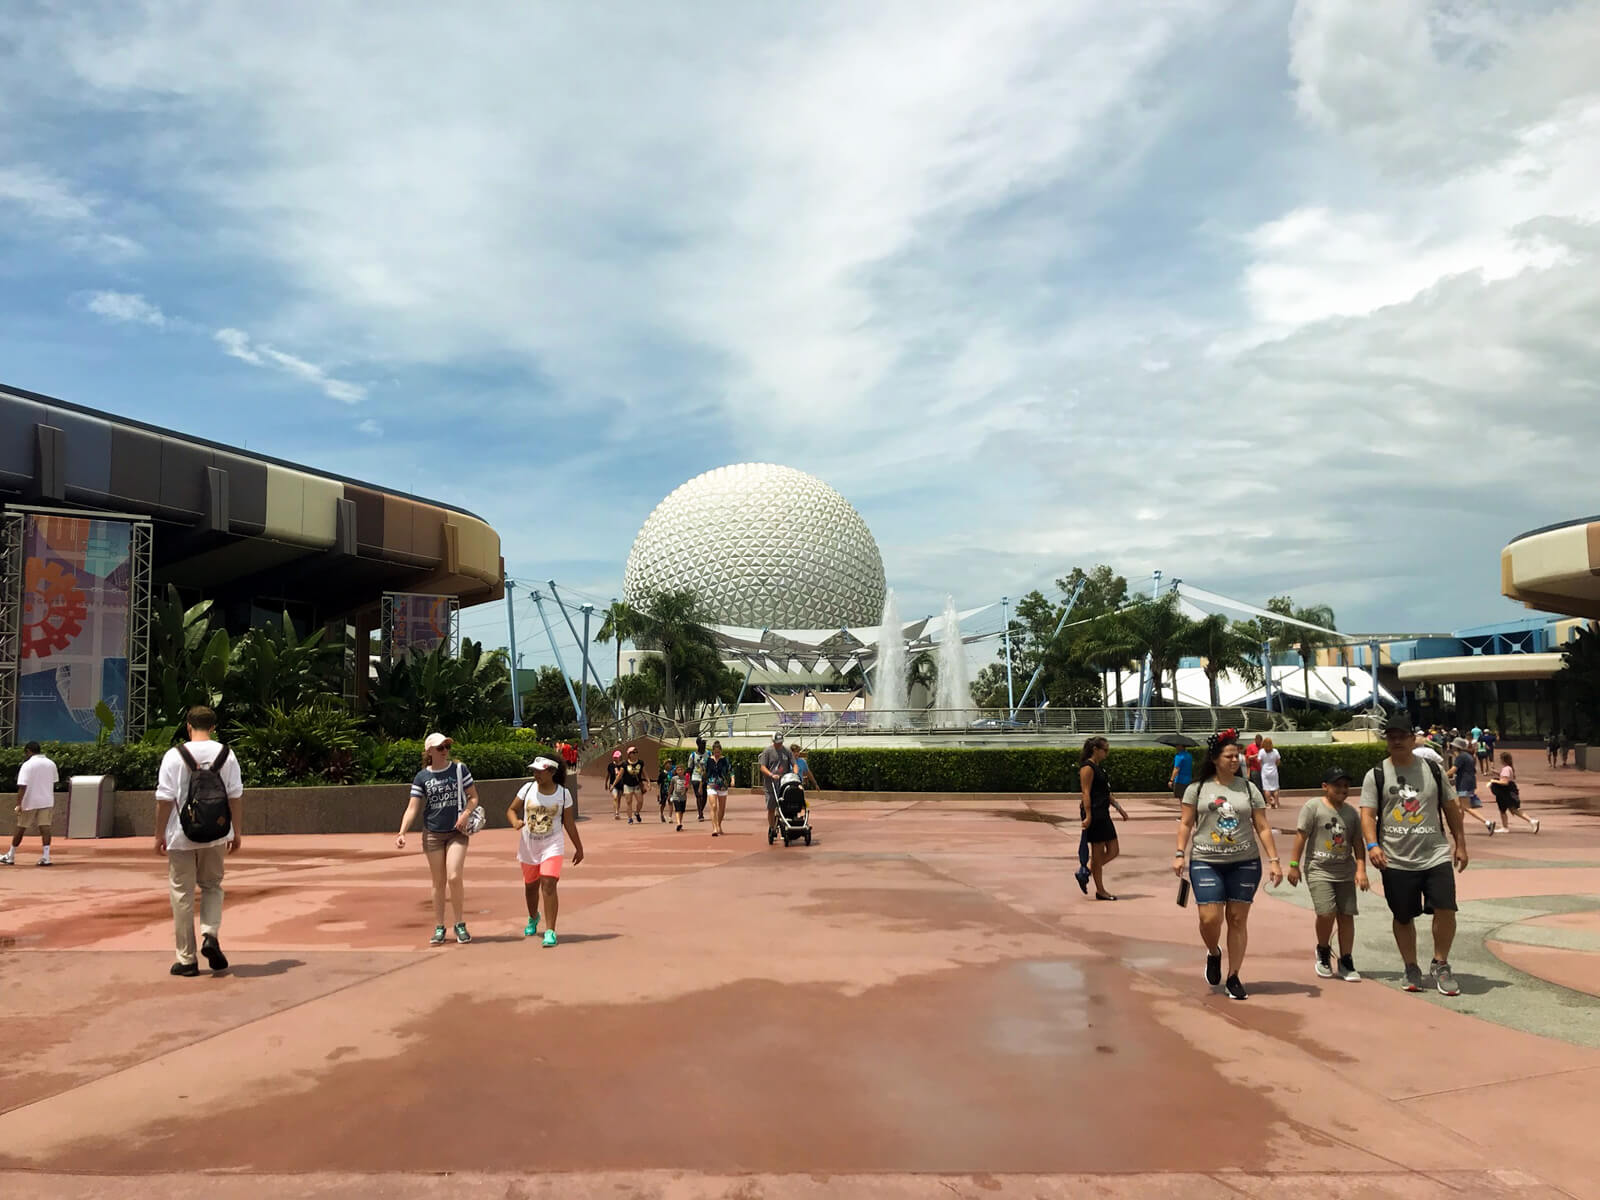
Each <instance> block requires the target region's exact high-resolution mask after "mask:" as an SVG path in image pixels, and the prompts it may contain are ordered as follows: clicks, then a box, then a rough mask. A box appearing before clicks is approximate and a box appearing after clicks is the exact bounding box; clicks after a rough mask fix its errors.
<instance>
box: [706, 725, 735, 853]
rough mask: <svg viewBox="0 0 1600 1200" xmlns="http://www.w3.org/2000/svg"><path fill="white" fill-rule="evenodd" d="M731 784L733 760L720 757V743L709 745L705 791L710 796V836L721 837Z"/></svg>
mask: <svg viewBox="0 0 1600 1200" xmlns="http://www.w3.org/2000/svg"><path fill="white" fill-rule="evenodd" d="M732 784H733V760H732V759H731V758H724V757H723V756H722V743H721V742H712V743H711V757H710V758H708V759H707V760H706V791H707V792H709V793H710V796H711V836H712V837H721V836H722V817H723V814H725V813H726V812H727V811H728V788H729V787H730V786H732Z"/></svg>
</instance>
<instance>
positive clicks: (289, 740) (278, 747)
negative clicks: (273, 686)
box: [232, 697, 361, 787]
mask: <svg viewBox="0 0 1600 1200" xmlns="http://www.w3.org/2000/svg"><path fill="white" fill-rule="evenodd" d="M263 716H264V719H263V720H262V721H261V722H260V723H259V724H252V725H246V726H243V727H241V728H239V729H238V730H237V732H235V733H234V735H233V740H232V745H233V748H234V749H235V750H236V751H237V752H238V754H239V756H240V761H241V762H245V763H248V764H250V767H251V770H252V773H253V775H254V776H255V778H256V779H257V780H258V781H259V782H260V783H261V784H262V785H264V786H268V787H271V786H281V785H283V784H292V783H303V782H305V781H306V780H308V779H319V780H325V781H326V782H328V783H349V782H351V781H352V780H353V779H354V778H355V777H356V774H357V772H356V748H357V745H358V743H359V741H360V736H361V727H360V722H359V721H358V720H357V718H356V717H355V715H354V714H353V713H351V712H350V710H349V709H348V708H346V707H345V706H344V704H343V703H342V702H340V701H339V700H337V699H334V698H331V697H324V698H322V699H320V700H316V701H313V702H311V703H309V704H303V705H300V706H298V707H296V708H292V709H283V708H279V707H277V706H276V705H271V706H268V708H267V709H266V711H265V713H264V714H263Z"/></svg>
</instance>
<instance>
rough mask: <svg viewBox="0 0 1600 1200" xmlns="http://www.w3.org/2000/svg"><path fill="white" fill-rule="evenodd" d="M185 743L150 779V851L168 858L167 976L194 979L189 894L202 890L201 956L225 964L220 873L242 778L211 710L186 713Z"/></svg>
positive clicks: (235, 832) (234, 838)
mask: <svg viewBox="0 0 1600 1200" xmlns="http://www.w3.org/2000/svg"><path fill="white" fill-rule="evenodd" d="M187 725H188V729H189V741H188V742H187V744H185V745H182V746H174V747H173V748H172V749H171V750H168V751H167V753H166V756H165V757H164V758H162V760H161V771H160V774H159V775H158V776H157V779H156V853H157V854H165V855H166V856H167V876H168V879H169V881H170V882H171V885H172V925H173V932H174V934H175V936H176V939H177V950H178V958H177V961H176V962H174V963H173V964H172V974H174V975H184V976H190V977H192V976H195V975H198V974H200V964H199V963H198V962H196V961H195V945H194V897H195V892H196V891H197V890H198V891H199V893H200V953H201V954H203V955H205V959H206V963H207V965H208V966H210V968H211V969H212V970H213V971H226V970H227V969H228V959H227V956H226V955H224V954H223V953H222V946H221V944H220V943H219V942H218V940H217V935H218V932H219V930H220V929H221V927H222V871H223V867H224V865H225V864H226V862H227V856H228V855H229V854H232V853H234V852H235V851H237V850H238V849H239V846H240V845H241V844H242V839H241V837H240V834H239V826H240V817H241V816H242V814H243V811H244V803H243V797H244V780H243V778H242V777H241V776H240V773H239V760H238V759H237V758H235V757H234V755H233V752H232V751H230V750H229V749H228V747H226V746H224V745H223V744H222V743H221V742H219V741H216V740H215V738H214V737H213V735H214V734H215V733H216V729H217V714H216V713H214V712H212V711H211V710H210V709H209V708H206V707H205V706H204V705H196V706H195V707H194V708H191V709H190V710H189V715H188V719H187Z"/></svg>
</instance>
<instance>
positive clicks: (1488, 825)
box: [1483, 821, 1494, 837]
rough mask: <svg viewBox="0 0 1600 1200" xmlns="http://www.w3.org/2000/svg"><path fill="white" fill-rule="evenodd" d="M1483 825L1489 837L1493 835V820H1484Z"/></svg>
mask: <svg viewBox="0 0 1600 1200" xmlns="http://www.w3.org/2000/svg"><path fill="white" fill-rule="evenodd" d="M1483 827H1484V828H1485V829H1487V830H1488V831H1489V836H1490V837H1493V836H1494V822H1493V821H1485V822H1484V823H1483Z"/></svg>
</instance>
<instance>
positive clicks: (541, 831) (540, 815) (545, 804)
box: [506, 755, 583, 949]
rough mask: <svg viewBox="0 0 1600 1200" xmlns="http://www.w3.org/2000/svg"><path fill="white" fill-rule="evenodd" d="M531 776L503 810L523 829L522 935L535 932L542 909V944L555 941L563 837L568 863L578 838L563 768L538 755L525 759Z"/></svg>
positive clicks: (578, 847)
mask: <svg viewBox="0 0 1600 1200" xmlns="http://www.w3.org/2000/svg"><path fill="white" fill-rule="evenodd" d="M528 770H530V771H531V772H533V781H532V782H531V783H525V784H523V785H522V787H521V788H520V789H519V790H518V792H517V797H516V799H515V800H513V801H512V802H511V807H510V808H508V809H506V820H507V821H509V822H510V823H511V826H512V827H513V828H518V829H521V830H522V834H521V836H520V837H519V838H518V839H517V861H518V862H520V863H521V864H522V888H523V894H524V896H525V897H526V899H527V902H528V924H527V925H526V926H525V927H524V928H523V930H522V936H523V937H533V936H535V935H536V934H537V933H538V932H539V914H540V912H541V911H542V912H543V913H544V922H545V929H544V944H545V948H546V949H548V948H549V947H551V946H554V945H555V944H556V916H557V914H558V912H559V911H560V907H561V901H560V897H559V896H557V894H556V884H557V883H558V882H559V881H560V879H561V860H562V857H563V856H564V855H565V854H566V848H567V838H568V837H571V838H572V865H573V866H577V865H578V864H579V863H581V862H582V861H583V839H582V838H581V837H579V836H578V825H577V822H576V821H575V820H574V819H573V815H572V811H573V810H572V793H571V792H569V791H567V789H566V782H567V768H566V767H565V766H564V765H563V764H562V763H559V762H557V761H555V760H554V759H551V758H545V757H544V756H543V755H541V756H540V757H538V758H536V759H534V760H533V761H532V762H531V763H529V764H528Z"/></svg>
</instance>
